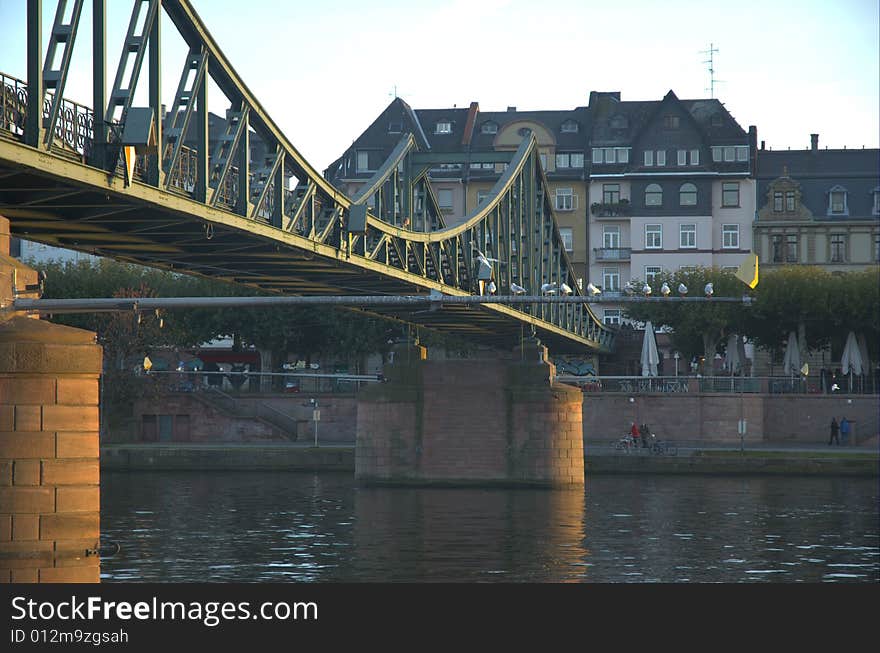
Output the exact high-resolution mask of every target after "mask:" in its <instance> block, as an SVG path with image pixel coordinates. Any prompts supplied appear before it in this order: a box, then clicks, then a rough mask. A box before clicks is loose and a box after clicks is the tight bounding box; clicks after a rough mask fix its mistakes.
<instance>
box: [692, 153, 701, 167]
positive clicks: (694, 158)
mask: <svg viewBox="0 0 880 653" xmlns="http://www.w3.org/2000/svg"><path fill="white" fill-rule="evenodd" d="M691 165H692V166H698V165H700V150H691Z"/></svg>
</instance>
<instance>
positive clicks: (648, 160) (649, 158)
mask: <svg viewBox="0 0 880 653" xmlns="http://www.w3.org/2000/svg"><path fill="white" fill-rule="evenodd" d="M645 165H646V166H652V165H654V150H645Z"/></svg>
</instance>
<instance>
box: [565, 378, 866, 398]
mask: <svg viewBox="0 0 880 653" xmlns="http://www.w3.org/2000/svg"><path fill="white" fill-rule="evenodd" d="M556 380H557V381H559V382H561V383H567V384H570V385H575V386H578V387H579V388H581V389H582V390H583V391H584V392H590V393H619V394H681V393H692V394H694V393H696V394H699V393H727V394H731V393H732V394H878V393H880V379H878V378H877V377H876V376H867V375H862V376H861V377H857V376H854V377H853V378H852V383H851V384H850V379H849V377H846V378H843V379H841V380H839V381H838V385H839V386H840V389H839V390H833V391H832V389H831V386H832V382H830V381H829V382H828V383H827V384H826V387H823V386H822V384H821V383H820V380H819V379H818V378H815V377H808V378H806V379H804V378H798V377H794V378H792V377H787V376H761V377H759V376H647V377H646V376H575V375H572V374H558V375H557V376H556Z"/></svg>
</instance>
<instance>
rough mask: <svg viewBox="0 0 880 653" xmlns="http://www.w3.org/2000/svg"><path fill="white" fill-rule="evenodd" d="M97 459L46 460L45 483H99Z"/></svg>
mask: <svg viewBox="0 0 880 653" xmlns="http://www.w3.org/2000/svg"><path fill="white" fill-rule="evenodd" d="M99 479H100V470H99V466H98V461H97V460H44V461H43V485H97V484H98V482H99Z"/></svg>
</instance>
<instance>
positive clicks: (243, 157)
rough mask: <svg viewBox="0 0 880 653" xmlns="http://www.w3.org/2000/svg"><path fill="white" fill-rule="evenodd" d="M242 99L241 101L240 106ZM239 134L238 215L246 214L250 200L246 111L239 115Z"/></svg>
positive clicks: (236, 206)
mask: <svg viewBox="0 0 880 653" xmlns="http://www.w3.org/2000/svg"><path fill="white" fill-rule="evenodd" d="M243 105H244V101H242V106H243ZM241 121H242V125H241V136H240V137H239V143H238V196H237V197H236V199H235V212H236V213H238V214H239V215H244V216H247V215H248V214H249V213H250V211H248V205H249V201H250V194H251V190H250V176H251V175H250V159H251V157H250V152H251V139H250V133H249V132H250V121H249V114H248V112H244V113H243V115H242V117H241Z"/></svg>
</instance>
